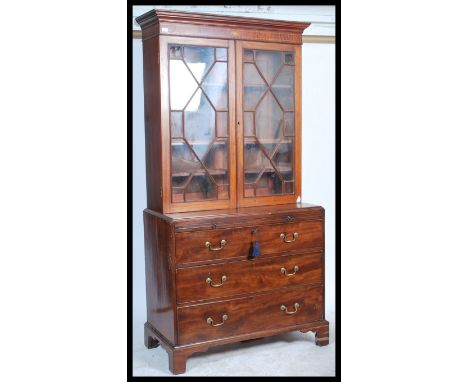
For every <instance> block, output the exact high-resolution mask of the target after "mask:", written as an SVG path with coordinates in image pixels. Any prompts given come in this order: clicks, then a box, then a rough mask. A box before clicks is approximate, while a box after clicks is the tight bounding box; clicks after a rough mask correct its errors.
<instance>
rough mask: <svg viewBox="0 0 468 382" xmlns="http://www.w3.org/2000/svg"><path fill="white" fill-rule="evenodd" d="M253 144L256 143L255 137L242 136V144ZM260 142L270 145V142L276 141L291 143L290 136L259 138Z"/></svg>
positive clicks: (274, 142)
mask: <svg viewBox="0 0 468 382" xmlns="http://www.w3.org/2000/svg"><path fill="white" fill-rule="evenodd" d="M246 143H248V144H255V143H257V139H256V138H255V137H244V144H246ZM260 143H262V144H266V145H271V144H276V143H281V144H283V143H293V140H292V138H288V137H286V138H283V139H273V138H271V139H262V140H260Z"/></svg>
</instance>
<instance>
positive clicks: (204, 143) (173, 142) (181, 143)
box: [171, 138, 228, 146]
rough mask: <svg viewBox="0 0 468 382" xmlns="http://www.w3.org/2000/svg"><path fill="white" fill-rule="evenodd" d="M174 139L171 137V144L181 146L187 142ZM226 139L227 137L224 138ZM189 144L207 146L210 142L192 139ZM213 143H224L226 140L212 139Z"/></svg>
mask: <svg viewBox="0 0 468 382" xmlns="http://www.w3.org/2000/svg"><path fill="white" fill-rule="evenodd" d="M174 139H177V138H173V140H172V142H171V144H172V146H183V145H186V144H187V143H185V141H174ZM226 139H228V138H226ZM189 144H190V145H192V146H208V145H209V144H211V141H194V142H189ZM213 144H214V145H225V144H226V141H214V142H213Z"/></svg>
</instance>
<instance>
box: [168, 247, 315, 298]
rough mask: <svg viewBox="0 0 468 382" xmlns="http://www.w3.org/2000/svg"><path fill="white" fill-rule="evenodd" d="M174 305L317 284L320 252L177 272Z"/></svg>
mask: <svg viewBox="0 0 468 382" xmlns="http://www.w3.org/2000/svg"><path fill="white" fill-rule="evenodd" d="M176 277H177V282H176V285H177V287H176V288H177V302H178V303H182V302H189V301H200V300H206V299H210V298H219V297H227V296H233V295H239V294H244V293H252V292H261V291H267V290H270V289H274V288H282V287H286V286H289V285H299V284H321V283H322V282H323V267H322V253H311V254H306V255H288V256H275V257H267V258H256V259H254V260H242V261H234V262H230V263H226V264H225V263H223V264H215V265H203V266H197V267H190V268H181V269H177V273H176Z"/></svg>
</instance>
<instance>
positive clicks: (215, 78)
mask: <svg viewBox="0 0 468 382" xmlns="http://www.w3.org/2000/svg"><path fill="white" fill-rule="evenodd" d="M202 88H203V90H204V91H205V93H206V94H207V95H208V98H209V100H210V101H211V103H212V104H213V106H214V107H215V109H216V110H227V98H228V96H227V91H228V88H227V63H226V62H217V63H216V64H214V66H213V68H212V69H211V70H210V72H209V73H208V75H207V76H206V78H205V79H204V80H203V84H202Z"/></svg>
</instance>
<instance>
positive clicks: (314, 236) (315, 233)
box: [259, 220, 323, 253]
mask: <svg viewBox="0 0 468 382" xmlns="http://www.w3.org/2000/svg"><path fill="white" fill-rule="evenodd" d="M259 237H260V248H261V251H262V253H278V252H283V251H293V250H304V249H323V221H318V220H317V221H308V222H302V223H292V224H277V225H270V226H265V227H260V228H259Z"/></svg>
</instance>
